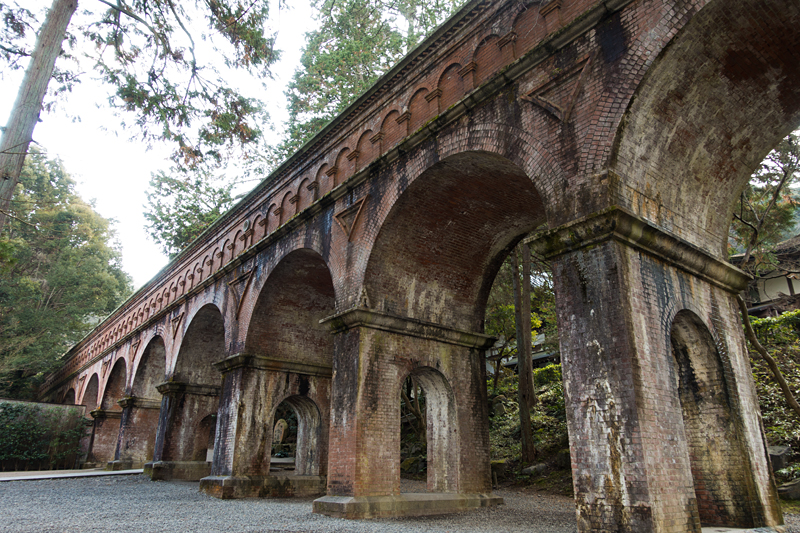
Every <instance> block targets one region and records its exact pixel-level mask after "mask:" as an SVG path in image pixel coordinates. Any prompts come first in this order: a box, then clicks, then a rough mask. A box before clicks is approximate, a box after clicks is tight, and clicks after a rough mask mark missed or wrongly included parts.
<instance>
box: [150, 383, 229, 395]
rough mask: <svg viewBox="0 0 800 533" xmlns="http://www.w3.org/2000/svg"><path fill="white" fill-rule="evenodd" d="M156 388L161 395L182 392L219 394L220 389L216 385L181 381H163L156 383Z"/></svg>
mask: <svg viewBox="0 0 800 533" xmlns="http://www.w3.org/2000/svg"><path fill="white" fill-rule="evenodd" d="M156 389H157V390H158V392H160V393H161V394H163V395H168V394H181V393H183V394H194V395H197V396H219V391H220V387H219V386H217V385H195V384H194V383H184V382H182V381H165V382H164V383H161V384H159V385H156Z"/></svg>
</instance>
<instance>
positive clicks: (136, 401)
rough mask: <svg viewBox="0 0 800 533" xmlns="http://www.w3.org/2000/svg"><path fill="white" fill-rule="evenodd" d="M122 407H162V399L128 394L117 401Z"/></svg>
mask: <svg viewBox="0 0 800 533" xmlns="http://www.w3.org/2000/svg"><path fill="white" fill-rule="evenodd" d="M117 404H119V406H120V407H122V408H123V409H125V408H126V407H136V408H138V409H161V400H155V399H151V398H141V397H138V396H128V397H126V398H123V399H121V400H118V401H117Z"/></svg>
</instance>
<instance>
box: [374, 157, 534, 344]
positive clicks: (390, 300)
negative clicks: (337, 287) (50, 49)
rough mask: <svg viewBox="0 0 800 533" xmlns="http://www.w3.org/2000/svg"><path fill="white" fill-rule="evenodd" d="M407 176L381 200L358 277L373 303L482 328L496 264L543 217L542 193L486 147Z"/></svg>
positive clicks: (379, 307)
mask: <svg viewBox="0 0 800 533" xmlns="http://www.w3.org/2000/svg"><path fill="white" fill-rule="evenodd" d="M412 166H413V165H412ZM409 181H410V183H409V185H408V186H407V187H406V188H405V189H404V190H400V191H398V195H397V199H396V200H394V202H393V203H392V205H391V207H390V208H388V206H383V207H382V210H383V211H384V212H386V211H388V213H387V214H386V215H385V218H384V219H383V220H381V221H380V229H379V230H378V233H377V236H376V237H375V241H374V242H373V244H372V248H371V251H370V255H369V259H368V262H367V267H366V270H365V273H364V282H363V284H364V288H365V290H366V293H367V295H368V297H369V300H370V302H371V307H372V308H374V309H376V310H378V311H382V312H386V313H389V314H393V315H400V316H408V317H409V318H413V319H418V320H423V321H428V322H435V323H437V324H442V325H445V326H448V327H453V328H457V329H461V330H466V331H481V328H482V326H483V318H484V307H485V303H486V298H487V297H488V293H489V290H490V288H491V285H492V282H493V280H494V276H495V274H496V272H497V270H498V269H499V267H500V264H501V263H502V261H503V260H504V259H505V257H506V255H507V254H508V253H509V251H510V250H511V249H512V248H513V247H514V246H515V245H516V243H517V242H519V240H520V239H521V238H522V237H524V236H525V235H526V234H528V233H529V232H531V231H532V230H533V229H534V228H536V227H538V226H540V225H541V224H543V223H545V222H546V221H547V217H546V213H545V204H544V199H543V197H542V196H541V195H540V194H539V192H538V191H537V188H536V186H535V185H534V182H533V181H532V180H531V178H530V177H529V176H528V175H527V174H526V173H525V171H524V170H523V169H522V168H520V167H519V166H518V165H516V164H514V163H513V162H512V161H510V160H509V159H507V158H505V157H502V156H500V155H497V154H493V153H490V152H483V151H463V152H460V153H457V154H455V155H452V156H450V157H447V158H443V159H441V160H440V161H438V162H437V163H435V164H433V165H430V166H427V167H426V168H424V169H423V171H422V172H421V173H420V174H419V175H418V176H415V177H414V179H413V181H411V180H409ZM378 217H379V215H378V213H375V212H374V211H373V213H372V214H371V218H378Z"/></svg>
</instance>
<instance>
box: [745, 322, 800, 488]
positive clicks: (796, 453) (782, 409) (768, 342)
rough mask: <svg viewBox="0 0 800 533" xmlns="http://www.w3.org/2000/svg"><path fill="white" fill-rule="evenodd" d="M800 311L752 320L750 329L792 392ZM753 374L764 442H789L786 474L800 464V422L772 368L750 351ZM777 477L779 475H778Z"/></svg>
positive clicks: (798, 366)
mask: <svg viewBox="0 0 800 533" xmlns="http://www.w3.org/2000/svg"><path fill="white" fill-rule="evenodd" d="M799 321H800V311H791V312H788V313H784V314H782V315H781V316H778V317H774V318H761V319H757V320H753V322H752V325H753V329H754V330H755V331H756V333H757V335H758V337H759V340H760V342H761V343H762V344H763V345H764V347H765V348H767V349H768V350H769V351H770V352H771V353H772V355H773V357H774V358H775V359H776V360H777V363H778V365H779V366H780V367H781V369H782V370H783V375H784V377H785V379H786V381H787V382H788V384H789V387H790V388H791V390H792V391H794V393H795V394H800V338H799V337H798V329H797V328H798V322H799ZM750 363H751V366H752V368H753V378H754V379H755V383H756V391H757V393H758V400H759V404H760V405H761V416H762V419H763V422H764V431H765V433H766V438H767V442H769V444H770V445H773V446H778V445H780V446H791V448H792V456H791V461H790V463H793V464H794V466H792V465H791V464H790V465H789V466H790V469H789V470H790V472H787V473H786V474H787V477H785V478H784V480H788V479H787V478H788V477H789V474H791V476H794V474H793V472H795V471H796V470H797V468H798V467H800V425H798V424H797V419H796V418H794V417H793V416H792V415H793V412H792V411H791V410H789V409H787V408H786V399H785V397H784V395H783V393H782V392H781V389H780V387H779V385H778V383H777V382H776V380H775V378H774V376H773V374H772V372H771V371H770V370H769V368H768V367H767V364H766V363H765V362H764V360H763V359H762V358H761V357H760V356H758V354H756V353H755V352H751V354H750ZM779 477H780V475H779Z"/></svg>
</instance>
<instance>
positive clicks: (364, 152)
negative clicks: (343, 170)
mask: <svg viewBox="0 0 800 533" xmlns="http://www.w3.org/2000/svg"><path fill="white" fill-rule="evenodd" d="M374 135H375V134H374V133H373V131H372V130H367V131H365V132H364V133H362V134H361V137H359V138H358V144H357V145H356V151H357V152H358V159H356V160H355V163H356V165H355V170H356V171H358V170H359V169H361V168H364V167H366V166H367V165H368V164H369V163H371V162H372V160H373V159H375V158H376V157H377V156H378V155H379V150H380V143H373V142H372V141H370V139H372V137H373V136H374ZM376 144H377V146H376Z"/></svg>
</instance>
